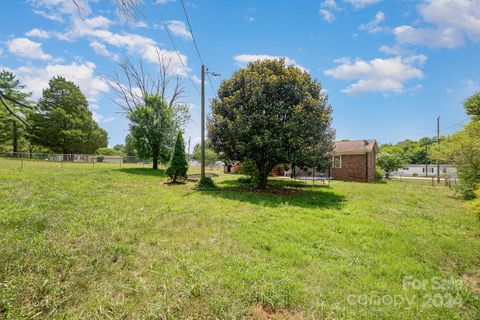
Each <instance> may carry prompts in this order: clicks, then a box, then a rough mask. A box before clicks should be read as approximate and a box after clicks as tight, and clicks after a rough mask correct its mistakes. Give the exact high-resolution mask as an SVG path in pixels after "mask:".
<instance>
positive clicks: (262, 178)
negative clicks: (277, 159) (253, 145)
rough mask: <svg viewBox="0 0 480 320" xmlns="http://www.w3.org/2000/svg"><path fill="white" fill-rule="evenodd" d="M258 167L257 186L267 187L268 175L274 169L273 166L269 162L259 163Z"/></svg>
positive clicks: (260, 187)
mask: <svg viewBox="0 0 480 320" xmlns="http://www.w3.org/2000/svg"><path fill="white" fill-rule="evenodd" d="M257 168H258V185H257V187H258V188H259V189H266V188H267V182H268V175H269V174H270V172H271V171H272V169H273V166H270V165H268V164H264V163H263V164H259V163H257Z"/></svg>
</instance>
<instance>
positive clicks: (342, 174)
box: [331, 139, 378, 182]
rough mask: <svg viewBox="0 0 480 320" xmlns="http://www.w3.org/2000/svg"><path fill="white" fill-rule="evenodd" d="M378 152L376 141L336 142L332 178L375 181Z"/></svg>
mask: <svg viewBox="0 0 480 320" xmlns="http://www.w3.org/2000/svg"><path fill="white" fill-rule="evenodd" d="M377 152H378V145H377V141H376V140H374V139H372V140H355V141H338V142H335V149H334V156H333V164H332V171H331V174H332V177H333V178H334V179H336V180H344V181H357V182H373V181H375V168H376V167H375V163H376V156H377Z"/></svg>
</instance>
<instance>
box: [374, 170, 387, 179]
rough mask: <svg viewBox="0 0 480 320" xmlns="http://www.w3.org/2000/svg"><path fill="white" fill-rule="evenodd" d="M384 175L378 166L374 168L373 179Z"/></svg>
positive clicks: (381, 177)
mask: <svg viewBox="0 0 480 320" xmlns="http://www.w3.org/2000/svg"><path fill="white" fill-rule="evenodd" d="M384 177H385V175H384V174H383V170H382V169H380V168H379V167H376V168H375V180H377V181H380V180H382V179H383V178H384Z"/></svg>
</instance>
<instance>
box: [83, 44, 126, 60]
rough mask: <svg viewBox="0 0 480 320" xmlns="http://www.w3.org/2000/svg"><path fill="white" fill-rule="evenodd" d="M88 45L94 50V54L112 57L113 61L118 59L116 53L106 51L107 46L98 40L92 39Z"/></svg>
mask: <svg viewBox="0 0 480 320" xmlns="http://www.w3.org/2000/svg"><path fill="white" fill-rule="evenodd" d="M90 47H91V48H92V49H93V51H95V53H96V54H98V55H100V56H104V57H108V58H112V59H113V61H119V60H120V57H119V56H118V55H117V54H114V53H111V52H110V51H108V49H107V46H105V45H104V44H103V43H101V42H98V41H97V40H94V41H92V42H90Z"/></svg>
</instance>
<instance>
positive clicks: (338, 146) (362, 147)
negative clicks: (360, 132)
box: [335, 139, 378, 154]
mask: <svg viewBox="0 0 480 320" xmlns="http://www.w3.org/2000/svg"><path fill="white" fill-rule="evenodd" d="M374 149H375V151H378V146H377V141H376V140H375V139H370V140H352V141H337V142H335V154H363V153H368V152H371V151H372V150H374Z"/></svg>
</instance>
